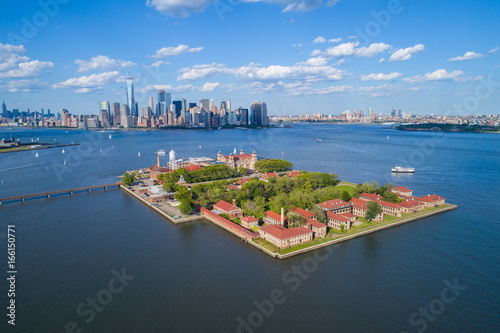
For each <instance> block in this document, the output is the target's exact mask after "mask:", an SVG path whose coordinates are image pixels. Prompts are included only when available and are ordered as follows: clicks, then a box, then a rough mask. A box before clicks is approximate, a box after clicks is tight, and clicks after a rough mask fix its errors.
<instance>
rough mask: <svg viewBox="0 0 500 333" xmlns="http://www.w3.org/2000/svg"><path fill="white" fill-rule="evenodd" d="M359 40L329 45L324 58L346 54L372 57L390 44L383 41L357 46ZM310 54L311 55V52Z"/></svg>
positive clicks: (339, 56) (344, 55) (346, 55)
mask: <svg viewBox="0 0 500 333" xmlns="http://www.w3.org/2000/svg"><path fill="white" fill-rule="evenodd" d="M358 45H359V42H348V43H343V44H339V45H336V46H333V47H329V48H327V49H326V50H325V52H323V56H324V57H325V58H342V57H348V56H353V55H354V56H356V57H367V58H373V57H374V56H375V55H377V54H379V53H382V52H385V51H386V50H388V49H389V48H390V47H391V45H389V44H385V43H373V44H370V45H369V46H368V47H366V46H364V47H360V48H357V46H358ZM311 55H313V54H312V53H311Z"/></svg>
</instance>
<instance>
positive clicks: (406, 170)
mask: <svg viewBox="0 0 500 333" xmlns="http://www.w3.org/2000/svg"><path fill="white" fill-rule="evenodd" d="M392 172H395V173H415V168H403V167H400V166H397V165H396V167H394V168H393V169H392Z"/></svg>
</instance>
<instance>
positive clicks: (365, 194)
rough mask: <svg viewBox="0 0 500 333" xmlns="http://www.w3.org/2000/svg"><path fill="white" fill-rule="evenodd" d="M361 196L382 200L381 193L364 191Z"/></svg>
mask: <svg viewBox="0 0 500 333" xmlns="http://www.w3.org/2000/svg"><path fill="white" fill-rule="evenodd" d="M359 197H366V198H370V199H372V200H382V197H381V196H380V195H378V194H377V193H366V192H363V193H361V194H360V195H359Z"/></svg>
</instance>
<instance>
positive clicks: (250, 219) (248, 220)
mask: <svg viewBox="0 0 500 333" xmlns="http://www.w3.org/2000/svg"><path fill="white" fill-rule="evenodd" d="M240 220H241V221H242V222H246V223H251V222H257V221H258V220H259V219H256V218H255V217H253V216H250V215H248V216H245V217H242V218H241V219H240Z"/></svg>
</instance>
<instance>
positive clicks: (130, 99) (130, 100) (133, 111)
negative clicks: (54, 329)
mask: <svg viewBox="0 0 500 333" xmlns="http://www.w3.org/2000/svg"><path fill="white" fill-rule="evenodd" d="M127 104H128V107H129V108H130V115H131V116H135V117H137V116H138V115H139V113H138V112H137V104H136V103H135V96H134V80H133V79H132V78H131V77H130V74H129V77H128V78H127Z"/></svg>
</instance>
